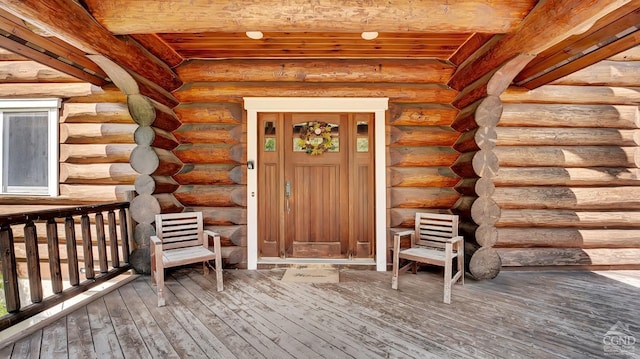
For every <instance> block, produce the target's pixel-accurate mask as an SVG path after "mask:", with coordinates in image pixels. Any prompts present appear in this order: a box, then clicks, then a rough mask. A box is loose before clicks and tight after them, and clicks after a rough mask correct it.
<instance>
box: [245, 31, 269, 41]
mask: <svg viewBox="0 0 640 359" xmlns="http://www.w3.org/2000/svg"><path fill="white" fill-rule="evenodd" d="M245 34H247V37H248V38H250V39H254V40H260V39H262V37H263V36H264V34H263V33H262V31H247V32H246V33H245Z"/></svg>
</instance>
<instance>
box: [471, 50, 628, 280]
mask: <svg viewBox="0 0 640 359" xmlns="http://www.w3.org/2000/svg"><path fill="white" fill-rule="evenodd" d="M638 50H639V48H636V49H632V50H630V51H627V52H625V53H622V54H620V55H618V56H616V57H614V58H610V59H609V60H606V61H601V62H600V63H597V64H595V65H592V66H590V67H588V68H585V69H584V70H581V71H579V72H577V73H574V74H572V75H569V76H567V77H564V78H562V79H560V80H557V81H555V82H553V83H551V84H549V85H546V86H543V87H540V88H538V89H534V90H532V91H526V89H521V88H509V89H508V90H507V91H506V92H505V93H504V94H503V95H502V96H501V99H502V101H503V103H504V110H503V114H502V117H501V119H500V121H499V123H498V126H497V127H496V135H497V142H496V147H495V149H494V153H495V154H496V156H497V158H498V164H499V169H498V171H497V173H496V176H495V177H494V178H493V186H495V188H494V189H493V188H491V189H492V194H491V195H490V196H489V198H490V199H491V200H492V201H493V202H494V203H495V204H497V207H498V208H499V210H498V211H497V213H496V216H497V217H496V219H497V221H496V222H495V225H494V226H493V227H491V228H490V230H489V231H486V233H484V234H483V235H484V238H483V240H487V241H491V242H493V243H492V244H493V246H494V248H496V250H497V251H498V253H499V255H500V257H501V259H502V265H503V267H536V268H540V267H548V266H554V267H558V266H560V267H563V266H566V267H569V268H571V267H573V268H577V267H601V268H610V267H613V268H621V267H625V266H627V267H628V266H636V267H637V266H638V265H639V264H640V172H639V170H638V166H639V165H640V148H639V147H638V146H639V145H640V129H639V128H640V117H639V113H638V104H639V103H640V96H639V95H638V91H637V89H638V87H639V86H640V76H638V74H639V73H640V56H638V54H639V53H640V52H639V51H638ZM493 186H485V189H488V188H490V187H493ZM476 236H478V233H477V234H476Z"/></svg>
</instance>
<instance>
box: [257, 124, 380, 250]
mask: <svg viewBox="0 0 640 359" xmlns="http://www.w3.org/2000/svg"><path fill="white" fill-rule="evenodd" d="M258 119H259V127H258V128H259V129H261V130H260V134H259V141H260V146H259V149H260V151H259V156H260V158H259V168H258V177H259V188H258V191H259V196H258V197H259V210H258V219H259V230H258V238H259V241H258V243H259V255H260V256H261V257H281V258H289V257H294V258H371V257H373V255H374V253H373V248H374V243H373V238H374V219H373V218H374V217H373V214H374V176H373V173H374V171H373V126H372V125H373V114H361V113H262V114H259V116H258Z"/></svg>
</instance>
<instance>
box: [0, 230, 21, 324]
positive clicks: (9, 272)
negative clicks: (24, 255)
mask: <svg viewBox="0 0 640 359" xmlns="http://www.w3.org/2000/svg"><path fill="white" fill-rule="evenodd" d="M0 253H2V257H1V258H0V261H2V278H3V279H4V298H5V305H6V306H7V311H8V312H9V313H12V312H17V311H18V310H20V292H19V289H18V268H17V266H16V252H15V250H14V247H13V230H12V229H11V226H2V229H0Z"/></svg>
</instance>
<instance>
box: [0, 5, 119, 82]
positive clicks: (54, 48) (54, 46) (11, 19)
mask: <svg viewBox="0 0 640 359" xmlns="http://www.w3.org/2000/svg"><path fill="white" fill-rule="evenodd" d="M0 29H2V30H4V31H6V32H7V33H9V34H11V35H13V36H15V37H16V38H19V39H22V40H24V41H25V42H28V43H29V44H31V45H35V47H36V48H40V49H42V50H45V51H48V52H50V53H52V54H55V55H57V56H59V57H60V58H63V59H65V60H67V61H68V62H71V63H74V64H76V65H78V66H79V67H80V68H84V69H87V70H88V71H89V72H91V73H94V74H96V75H98V77H103V78H106V77H107V74H105V73H104V71H102V69H101V68H100V66H98V65H96V64H95V63H93V61H91V60H89V59H88V58H87V57H86V56H84V53H83V52H82V51H80V50H78V49H77V48H75V47H73V46H70V45H69V44H67V43H61V42H60V41H57V39H56V38H52V37H43V36H41V35H38V34H36V33H34V32H33V31H31V29H29V28H28V27H27V25H25V24H24V22H23V21H22V20H21V19H19V18H17V17H15V16H13V15H11V14H10V13H8V12H6V11H3V10H0ZM31 59H32V60H35V61H39V60H38V59H35V58H31ZM61 71H62V70H61ZM70 75H72V76H75V75H74V74H70Z"/></svg>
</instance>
